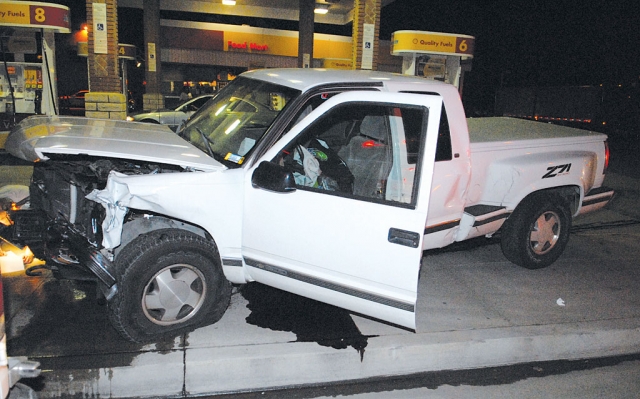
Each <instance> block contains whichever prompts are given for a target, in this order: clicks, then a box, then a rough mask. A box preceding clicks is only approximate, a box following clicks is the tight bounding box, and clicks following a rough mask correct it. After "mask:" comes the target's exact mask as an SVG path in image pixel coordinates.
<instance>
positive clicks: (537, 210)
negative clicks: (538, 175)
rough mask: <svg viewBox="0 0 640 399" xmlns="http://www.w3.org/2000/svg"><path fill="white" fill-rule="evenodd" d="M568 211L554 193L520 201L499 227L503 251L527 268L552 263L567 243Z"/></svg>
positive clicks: (569, 220)
mask: <svg viewBox="0 0 640 399" xmlns="http://www.w3.org/2000/svg"><path fill="white" fill-rule="evenodd" d="M570 230H571V214H570V211H569V207H568V205H567V203H566V202H565V201H564V200H563V199H562V197H560V196H559V195H557V194H545V193H540V194H534V195H532V196H530V197H528V198H527V199H525V201H524V202H522V203H521V204H520V205H518V207H517V208H516V209H515V211H514V212H513V213H512V214H511V216H510V217H509V219H507V221H506V222H505V224H504V226H503V227H502V234H501V241H500V245H501V247H502V253H503V254H504V256H505V257H506V258H507V259H508V260H509V261H511V262H513V263H515V264H516V265H518V266H522V267H525V268H527V269H542V268H544V267H547V266H549V265H550V264H552V263H553V262H555V261H556V260H557V259H558V258H559V257H560V255H562V252H564V249H565V247H566V246H567V243H568V242H569V231H570Z"/></svg>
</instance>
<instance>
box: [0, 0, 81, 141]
mask: <svg viewBox="0 0 640 399" xmlns="http://www.w3.org/2000/svg"><path fill="white" fill-rule="evenodd" d="M69 27H70V20H69V8H68V7H66V6H61V5H58V4H48V3H42V2H30V1H2V2H0V57H1V59H0V148H2V147H4V139H5V138H6V134H8V132H9V131H10V130H11V128H12V127H13V126H15V124H16V123H19V122H20V121H21V120H22V119H25V118H27V117H29V116H31V115H40V114H44V115H56V114H57V113H58V112H57V97H58V96H57V92H56V86H55V81H56V77H55V74H56V71H55V35H54V33H69V32H70V29H69Z"/></svg>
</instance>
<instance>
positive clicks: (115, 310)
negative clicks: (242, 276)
mask: <svg viewBox="0 0 640 399" xmlns="http://www.w3.org/2000/svg"><path fill="white" fill-rule="evenodd" d="M168 248H175V249H176V251H170V252H168V253H164V254H163V252H166V251H167V249H168ZM150 252H158V253H159V255H160V256H159V257H158V260H161V259H162V258H163V257H166V256H171V255H174V254H178V255H179V254H182V255H186V254H188V253H191V254H193V255H192V256H196V257H200V258H202V259H203V260H204V261H205V262H207V263H210V264H211V265H212V267H213V268H214V269H215V270H214V273H216V274H217V275H218V279H217V280H218V281H217V286H216V287H212V289H213V292H215V294H216V295H219V296H220V300H218V301H216V303H215V304H214V306H213V308H212V309H210V311H209V312H207V313H206V314H203V315H198V316H197V317H194V318H192V319H190V320H188V321H187V322H185V323H184V325H176V326H172V328H170V329H167V331H166V332H165V333H153V334H148V333H144V332H141V331H136V330H135V329H133V328H131V327H130V326H129V322H128V321H127V316H128V314H127V310H126V301H125V300H124V299H125V298H124V295H125V294H126V292H125V291H126V290H127V289H128V287H129V281H130V279H132V278H135V277H136V276H135V275H136V274H137V273H138V270H137V268H138V267H137V266H135V267H131V265H136V263H137V262H138V261H141V258H143V257H146V256H147V254H148V253H150ZM219 259H220V256H219V254H218V249H217V247H216V245H215V243H213V242H212V241H210V240H207V239H205V238H203V237H201V236H199V235H196V234H194V233H191V232H188V231H185V230H179V229H162V230H155V231H152V232H150V233H147V234H144V235H141V236H140V237H138V238H136V239H134V240H133V241H131V242H130V243H129V244H127V246H126V247H125V248H123V249H122V250H121V251H120V253H119V254H118V257H117V258H116V280H117V282H118V285H119V289H118V293H117V294H116V295H115V297H114V298H113V299H112V300H111V301H110V302H109V319H110V321H111V324H112V325H113V327H114V328H115V329H116V330H117V331H118V332H119V333H120V334H121V335H122V336H123V337H124V338H126V339H128V340H129V341H134V342H145V341H149V340H151V339H153V340H163V339H166V338H174V337H176V336H177V335H179V334H181V333H184V332H188V331H191V330H194V329H196V328H198V327H202V326H205V325H209V324H213V323H215V322H217V321H218V320H220V318H222V316H223V315H224V313H225V311H226V309H227V307H228V305H229V300H230V297H231V284H230V283H229V282H228V280H227V279H226V278H225V277H224V274H223V273H222V267H221V265H220V263H219ZM208 284H211V282H208ZM210 291H211V290H210ZM210 294H211V293H210ZM194 319H196V320H194Z"/></svg>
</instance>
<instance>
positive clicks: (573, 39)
mask: <svg viewBox="0 0 640 399" xmlns="http://www.w3.org/2000/svg"><path fill="white" fill-rule="evenodd" d="M56 2H57V3H60V4H65V5H68V6H69V7H70V8H71V13H72V23H73V24H74V26H73V28H74V29H78V28H79V24H80V22H83V21H84V19H85V13H84V7H85V1H84V0H60V1H56ZM639 11H640V3H639V2H637V1H636V0H624V1H615V0H613V1H595V0H526V1H525V0H511V1H508V0H396V1H395V2H393V3H391V4H390V5H388V6H386V7H384V8H383V9H382V12H381V27H380V38H381V39H387V40H388V39H389V38H390V37H391V33H392V32H394V31H396V30H423V31H435V32H448V33H460V34H467V35H472V36H475V37H476V46H475V57H474V60H473V69H472V71H471V72H470V73H468V74H467V76H466V81H465V99H466V100H468V101H471V102H474V103H475V104H476V106H480V107H482V104H483V103H486V104H487V106H488V104H489V103H492V99H493V97H494V95H495V90H496V89H497V88H498V87H500V85H503V86H556V85H598V84H616V85H617V84H623V85H631V84H634V85H635V84H636V83H638V79H639V76H640V48H639V47H638V43H640V28H639V27H640V12H639ZM162 17H163V18H174V19H178V18H184V19H192V20H196V19H198V20H203V21H209V22H220V23H225V22H226V23H246V22H249V23H250V24H251V25H253V26H262V27H270V28H280V29H291V30H295V29H297V22H287V21H269V20H262V21H259V20H252V21H245V20H243V19H242V18H229V17H223V16H215V15H197V14H184V13H182V14H178V13H173V14H170V15H168V14H167V13H164V14H163V15H162ZM141 19H142V11H141V10H136V9H125V8H121V9H119V22H120V26H119V29H120V37H119V39H120V40H119V41H120V42H121V43H132V44H138V42H141V40H142V37H143V32H142V27H141ZM316 31H317V32H323V33H335V34H343V35H350V32H351V27H350V26H346V27H332V26H323V25H318V24H316ZM138 45H141V44H138ZM62 80H64V79H62ZM61 83H62V81H61ZM62 90H63V89H62V88H61V91H62Z"/></svg>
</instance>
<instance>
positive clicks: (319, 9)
mask: <svg viewBox="0 0 640 399" xmlns="http://www.w3.org/2000/svg"><path fill="white" fill-rule="evenodd" d="M313 12H314V13H316V14H326V13H328V12H329V5H328V4H316V8H315V9H314V10H313Z"/></svg>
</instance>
